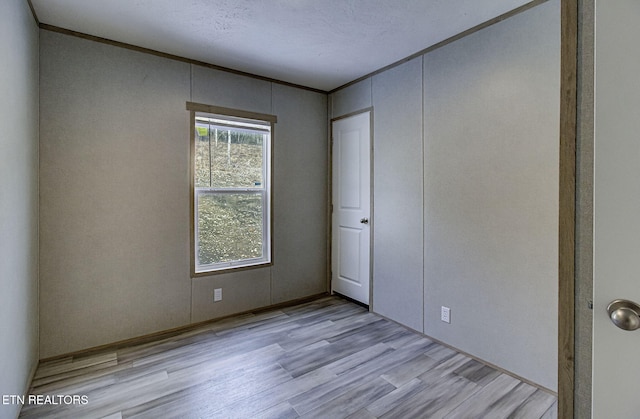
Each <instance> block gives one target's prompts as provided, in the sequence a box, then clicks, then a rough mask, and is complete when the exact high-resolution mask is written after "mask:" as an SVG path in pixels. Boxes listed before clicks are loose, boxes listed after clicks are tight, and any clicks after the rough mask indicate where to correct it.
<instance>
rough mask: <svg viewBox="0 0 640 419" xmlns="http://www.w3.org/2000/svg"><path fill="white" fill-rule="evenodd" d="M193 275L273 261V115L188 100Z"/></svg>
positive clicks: (274, 119)
mask: <svg viewBox="0 0 640 419" xmlns="http://www.w3.org/2000/svg"><path fill="white" fill-rule="evenodd" d="M187 109H188V110H190V111H191V127H192V129H191V132H192V141H191V167H192V171H191V176H192V206H193V212H192V214H193V218H192V225H191V231H192V246H191V249H192V251H191V254H192V274H193V275H194V276H197V275H198V274H204V273H211V272H215V271H221V270H225V269H234V268H241V267H249V266H256V265H265V264H269V263H271V136H272V131H273V124H274V123H275V122H276V118H275V117H274V116H272V115H262V114H253V113H248V112H243V111H237V110H232V109H226V108H219V107H213V106H207V105H199V104H194V103H188V104H187Z"/></svg>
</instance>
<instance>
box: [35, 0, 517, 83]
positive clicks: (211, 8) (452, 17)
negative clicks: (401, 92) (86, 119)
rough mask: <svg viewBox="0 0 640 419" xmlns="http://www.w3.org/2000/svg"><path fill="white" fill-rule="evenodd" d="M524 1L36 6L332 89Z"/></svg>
mask: <svg viewBox="0 0 640 419" xmlns="http://www.w3.org/2000/svg"><path fill="white" fill-rule="evenodd" d="M528 2H529V0H483V1H478V0H405V1H397V0H262V1H259V0H32V3H33V7H34V9H35V11H36V14H37V16H38V18H39V20H40V22H41V23H44V24H48V25H53V26H57V27H60V28H64V29H69V30H73V31H77V32H82V33H85V34H89V35H94V36H98V37H102V38H106V39H110V40H114V41H119V42H124V43H128V44H133V45H137V46H140V47H144V48H149V49H153V50H157V51H161V52H164V53H168V54H173V55H178V56H181V57H185V58H189V59H193V60H198V61H204V62H207V63H210V64H215V65H218V66H223V67H228V68H231V69H234V70H239V71H244V72H248V73H252V74H257V75H260V76H264V77H269V78H273V79H276V80H282V81H286V82H289V83H295V84H299V85H303V86H308V87H313V88H316V89H321V90H327V91H328V90H331V89H334V88H336V87H338V86H341V85H343V84H345V83H348V82H350V81H352V80H354V79H357V78H359V77H361V76H363V75H366V74H369V73H371V72H373V71H375V70H378V69H380V68H382V67H384V66H386V65H389V64H392V63H394V62H396V61H398V60H401V59H403V58H405V57H407V56H409V55H412V54H414V53H416V52H418V51H421V50H423V49H425V48H427V47H429V46H431V45H433V44H436V43H438V42H440V41H442V40H444V39H447V38H449V37H451V36H454V35H456V34H458V33H460V32H463V31H465V30H467V29H469V28H471V27H473V26H476V25H478V24H481V23H483V22H485V21H487V20H490V19H492V18H494V17H496V16H499V15H501V14H503V13H506V12H508V11H510V10H513V9H515V8H517V7H519V6H521V5H523V4H526V3H528Z"/></svg>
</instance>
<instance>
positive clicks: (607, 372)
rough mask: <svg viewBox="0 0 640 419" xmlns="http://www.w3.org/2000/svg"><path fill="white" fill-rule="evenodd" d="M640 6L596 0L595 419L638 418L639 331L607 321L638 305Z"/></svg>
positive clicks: (629, 0)
mask: <svg viewBox="0 0 640 419" xmlns="http://www.w3.org/2000/svg"><path fill="white" fill-rule="evenodd" d="M639 22H640V2H638V1H637V0H617V1H601V0H597V1H596V46H595V54H596V55H595V57H596V61H595V62H596V64H595V66H596V67H595V86H596V88H595V152H594V153H595V154H594V156H595V167H594V260H593V264H594V265H593V269H594V271H593V276H594V278H593V280H594V284H593V285H594V313H593V417H594V418H596V419H601V418H602V419H607V418H616V419H632V418H635V419H637V418H639V417H640V398H639V397H638V389H637V387H636V384H637V379H638V377H640V357H639V354H640V330H636V331H624V330H621V329H619V328H618V327H616V326H615V325H614V324H613V323H612V322H611V320H610V319H609V316H608V313H607V312H606V308H607V306H608V305H609V303H610V302H611V301H612V300H615V299H628V300H633V301H635V302H636V303H640V136H639V134H638V133H640V118H639V115H640V81H639V80H640V79H639V77H640V49H638V46H637V42H638V40H639V39H640V23H639Z"/></svg>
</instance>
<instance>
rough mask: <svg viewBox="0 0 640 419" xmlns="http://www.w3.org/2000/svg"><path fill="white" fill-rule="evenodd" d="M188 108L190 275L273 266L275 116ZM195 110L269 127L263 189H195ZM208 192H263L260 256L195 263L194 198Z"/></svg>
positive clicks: (200, 106)
mask: <svg viewBox="0 0 640 419" xmlns="http://www.w3.org/2000/svg"><path fill="white" fill-rule="evenodd" d="M187 110H188V111H190V137H189V144H190V150H191V153H190V179H191V180H190V184H191V187H190V208H191V211H190V213H191V217H190V218H191V219H190V232H191V234H190V242H191V246H190V247H191V252H190V258H191V277H198V276H208V275H213V274H218V273H224V272H228V271H229V270H235V269H248V268H257V267H264V266H269V265H272V263H273V262H272V259H273V258H272V255H273V210H272V206H273V199H272V195H273V179H272V178H273V174H272V166H273V153H272V149H273V138H274V125H275V123H276V122H277V117H276V116H274V115H267V114H259V113H254V112H247V111H242V110H237V109H230V108H222V107H218V106H210V105H204V104H199V103H193V102H187ZM198 113H206V114H208V117H210V116H212V117H215V116H220V117H222V118H225V119H227V118H229V119H231V120H232V119H233V118H239V119H240V120H242V121H243V122H244V121H247V120H254V121H256V125H255V129H256V130H260V128H261V127H265V126H267V124H268V126H270V139H269V141H268V144H265V150H264V156H265V159H264V165H263V183H264V186H263V187H262V188H196V187H195V122H196V117H197V114H198ZM247 122H249V121H247ZM207 192H215V193H216V194H220V193H243V194H244V193H246V194H253V193H260V194H261V195H263V202H265V205H263V219H262V222H263V236H264V237H265V239H264V240H263V243H262V247H263V257H261V258H253V259H243V260H238V261H231V262H221V263H215V264H208V265H200V266H198V265H197V263H196V258H197V255H198V243H197V241H198V240H197V238H198V223H197V220H198V213H197V211H198V209H197V205H196V202H197V201H196V198H197V197H198V196H199V195H201V194H206V193H207Z"/></svg>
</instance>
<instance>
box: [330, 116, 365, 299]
mask: <svg viewBox="0 0 640 419" xmlns="http://www.w3.org/2000/svg"><path fill="white" fill-rule="evenodd" d="M370 126H371V123H370V112H364V113H361V114H358V115H355V116H351V117H348V118H344V119H339V120H337V121H334V122H333V124H332V135H333V179H332V185H333V188H332V189H333V196H332V204H333V214H332V250H331V288H332V291H334V292H337V293H340V294H343V295H345V296H347V297H349V298H353V299H354V300H357V301H360V302H362V303H364V304H369V284H370V278H369V269H370V268H369V258H370V238H371V230H370V229H371V221H370V220H369V217H370V213H371V186H370V184H371V133H370Z"/></svg>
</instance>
